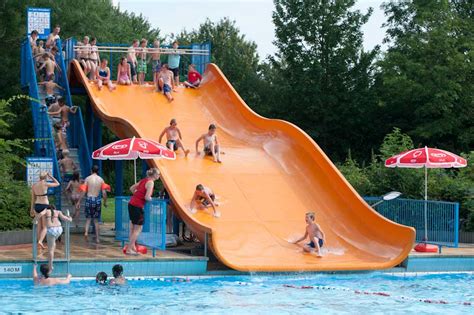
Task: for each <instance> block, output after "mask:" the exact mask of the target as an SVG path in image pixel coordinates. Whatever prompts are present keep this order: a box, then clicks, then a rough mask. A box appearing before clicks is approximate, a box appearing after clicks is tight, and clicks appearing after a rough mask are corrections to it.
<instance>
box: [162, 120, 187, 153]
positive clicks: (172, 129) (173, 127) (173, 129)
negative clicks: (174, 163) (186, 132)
mask: <svg viewBox="0 0 474 315" xmlns="http://www.w3.org/2000/svg"><path fill="white" fill-rule="evenodd" d="M177 125H178V123H177V122H176V119H174V118H173V119H171V121H170V125H169V127H166V128H165V129H163V131H162V132H161V134H160V138H159V139H158V142H159V143H161V139H162V138H163V136H164V135H165V134H166V140H167V141H166V147H167V148H168V149H170V150H173V151H177V150H178V149H179V148H181V150H183V152H184V156H188V154H189V150H186V149H185V148H184V145H183V143H182V142H181V140H182V139H183V137H182V136H181V131H180V130H179V128H178V127H177Z"/></svg>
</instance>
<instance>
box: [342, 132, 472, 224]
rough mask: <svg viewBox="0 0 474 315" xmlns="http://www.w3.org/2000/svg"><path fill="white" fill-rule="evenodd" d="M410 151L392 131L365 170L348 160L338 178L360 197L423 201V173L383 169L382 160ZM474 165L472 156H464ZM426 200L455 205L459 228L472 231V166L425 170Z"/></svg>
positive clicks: (408, 141)
mask: <svg viewBox="0 0 474 315" xmlns="http://www.w3.org/2000/svg"><path fill="white" fill-rule="evenodd" d="M412 148H413V142H412V141H411V138H410V137H409V136H408V135H406V134H403V133H402V132H401V131H400V129H397V128H395V129H394V130H393V132H392V133H390V134H388V135H387V136H386V137H385V138H384V142H383V143H382V145H381V146H380V150H379V151H380V154H379V155H375V154H374V155H373V156H372V161H371V163H370V164H369V165H368V166H367V167H360V166H359V165H358V164H357V163H356V162H354V161H353V160H352V159H351V158H350V156H349V157H348V159H347V160H346V162H345V163H344V164H343V165H341V166H339V169H340V170H341V172H342V174H344V176H345V177H346V179H347V180H348V181H349V182H350V183H351V184H352V186H353V187H354V188H355V189H356V190H357V192H358V193H359V194H360V195H362V196H367V195H372V196H381V195H383V194H385V193H387V192H389V191H393V190H395V191H400V192H401V193H403V197H405V198H412V199H424V169H403V168H387V167H385V166H384V161H385V159H386V158H388V157H390V156H392V155H395V154H397V153H400V152H402V151H406V150H409V149H412ZM465 158H467V160H468V163H469V161H474V152H470V154H468V155H465ZM428 199H430V200H443V201H452V202H459V204H460V208H459V210H460V211H459V218H460V226H461V228H462V229H464V230H466V231H474V166H473V165H472V163H471V164H468V167H465V168H461V169H429V170H428Z"/></svg>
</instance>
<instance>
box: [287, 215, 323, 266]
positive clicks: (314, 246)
mask: <svg viewBox="0 0 474 315" xmlns="http://www.w3.org/2000/svg"><path fill="white" fill-rule="evenodd" d="M314 219H315V214H314V212H308V213H306V215H305V221H306V231H305V233H304V235H303V236H302V237H301V238H299V239H297V240H296V241H294V242H291V243H293V244H297V243H299V242H301V241H304V240H305V239H306V238H308V237H309V243H308V244H305V245H304V246H303V250H304V251H305V252H307V253H311V254H314V252H315V251H316V257H318V258H321V257H323V255H322V254H321V247H323V245H324V241H325V239H326V237H325V235H324V232H323V230H322V229H321V227H320V226H319V224H317V223H315V222H314Z"/></svg>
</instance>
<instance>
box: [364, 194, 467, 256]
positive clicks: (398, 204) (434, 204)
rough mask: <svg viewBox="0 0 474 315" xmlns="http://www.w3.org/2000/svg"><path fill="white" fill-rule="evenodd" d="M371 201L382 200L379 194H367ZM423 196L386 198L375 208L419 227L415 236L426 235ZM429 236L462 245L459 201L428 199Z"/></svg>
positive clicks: (456, 245)
mask: <svg viewBox="0 0 474 315" xmlns="http://www.w3.org/2000/svg"><path fill="white" fill-rule="evenodd" d="M364 199H365V201H366V202H367V203H368V204H374V203H375V202H377V201H380V200H381V198H380V197H364ZM424 204H425V201H424V200H413V199H401V198H398V199H394V200H389V201H384V202H382V203H381V204H379V205H377V206H376V207H375V210H376V211H377V212H378V213H380V214H381V215H383V216H384V217H386V218H387V219H390V220H392V221H394V222H397V223H400V224H403V225H407V226H411V227H413V228H415V230H416V240H417V241H422V240H423V235H424V228H425V227H424ZM427 204H428V212H427V219H428V220H427V222H428V240H429V242H433V243H439V244H443V245H447V246H453V247H458V245H459V203H457V202H445V201H431V200H429V201H427Z"/></svg>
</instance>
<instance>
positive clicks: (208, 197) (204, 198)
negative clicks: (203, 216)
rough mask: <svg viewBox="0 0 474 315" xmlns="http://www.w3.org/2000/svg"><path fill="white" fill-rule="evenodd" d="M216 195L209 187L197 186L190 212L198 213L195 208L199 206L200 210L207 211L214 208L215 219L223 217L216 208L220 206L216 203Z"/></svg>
mask: <svg viewBox="0 0 474 315" xmlns="http://www.w3.org/2000/svg"><path fill="white" fill-rule="evenodd" d="M215 200H216V195H215V194H214V192H213V191H212V190H211V188H209V187H205V186H203V185H201V184H199V185H197V186H196V190H195V191H194V195H193V198H192V199H191V204H190V210H191V213H196V209H195V207H196V206H197V208H198V209H200V210H202V209H206V208H209V207H212V210H213V211H214V214H213V215H214V217H216V218H218V217H220V216H221V213H220V212H219V211H217V209H216V207H217V206H219V204H217V203H216V202H215Z"/></svg>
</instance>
